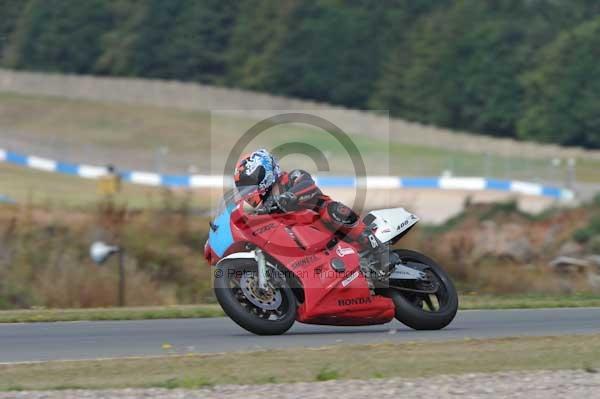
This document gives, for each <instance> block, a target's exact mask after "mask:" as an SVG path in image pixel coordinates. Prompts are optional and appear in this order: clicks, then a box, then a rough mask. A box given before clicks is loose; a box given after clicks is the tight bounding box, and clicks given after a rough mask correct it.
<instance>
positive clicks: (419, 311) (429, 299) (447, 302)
mask: <svg viewBox="0 0 600 399" xmlns="http://www.w3.org/2000/svg"><path fill="white" fill-rule="evenodd" d="M394 252H395V253H396V254H397V255H398V257H399V258H400V260H401V262H402V263H403V264H404V265H406V266H408V267H414V268H417V269H419V270H421V271H423V272H425V273H426V275H427V280H425V281H416V282H412V281H411V282H410V285H407V284H406V283H403V282H402V281H399V282H396V281H390V288H388V289H387V291H386V294H387V295H388V296H389V297H390V298H391V299H392V300H393V301H394V305H395V306H396V319H397V320H398V321H400V322H401V323H403V324H405V325H407V326H408V327H411V328H413V329H415V330H440V329H442V328H444V327H446V326H447V325H448V324H450V322H452V320H453V319H454V317H455V316H456V312H457V311H458V294H457V292H456V288H454V284H453V283H452V280H451V279H450V276H448V274H447V273H446V272H445V271H444V270H443V269H442V268H441V267H440V266H439V265H438V264H437V263H436V262H435V261H433V260H432V259H430V258H428V257H427V256H425V255H423V254H421V253H419V252H415V251H410V250H407V249H400V250H395V251H394Z"/></svg>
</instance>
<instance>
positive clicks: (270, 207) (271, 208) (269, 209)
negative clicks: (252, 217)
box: [254, 201, 281, 215]
mask: <svg viewBox="0 0 600 399" xmlns="http://www.w3.org/2000/svg"><path fill="white" fill-rule="evenodd" d="M273 212H281V208H280V207H279V204H278V203H277V201H271V203H269V204H265V205H263V206H261V207H260V208H256V209H255V211H254V213H256V214H257V215H267V214H269V213H273Z"/></svg>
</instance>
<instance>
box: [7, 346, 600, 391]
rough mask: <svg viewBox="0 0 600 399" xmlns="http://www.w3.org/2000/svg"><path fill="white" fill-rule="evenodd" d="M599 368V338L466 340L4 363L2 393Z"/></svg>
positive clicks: (186, 386)
mask: <svg viewBox="0 0 600 399" xmlns="http://www.w3.org/2000/svg"><path fill="white" fill-rule="evenodd" d="M324 365H325V366H324ZM598 367H600V335H592V336H566V337H536V338H533V337H527V338H503V339H489V340H469V339H466V340H462V341H452V342H423V343H415V342H409V343H403V344H391V343H382V344H374V345H340V346H333V347H326V348H320V349H306V348H299V349H286V350H271V351H260V352H240V353H223V354H211V355H186V356H165V357H158V358H132V359H111V360H92V361H62V362H45V363H33V364H15V365H0V389H2V390H25V389H67V388H90V389H94V388H125V387H162V388H199V387H205V386H210V385H217V384H219V385H220V384H262V383H274V382H300V381H324V380H331V379H365V378H390V377H398V376H401V377H422V376H432V375H438V374H461V373H469V372H498V371H506V370H537V369H578V368H583V369H585V370H588V371H590V372H595V371H596V369H597V368H598Z"/></svg>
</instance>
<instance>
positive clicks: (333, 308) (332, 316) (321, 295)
mask: <svg viewBox="0 0 600 399" xmlns="http://www.w3.org/2000/svg"><path fill="white" fill-rule="evenodd" d="M231 231H232V236H233V239H234V243H235V244H234V245H232V246H231V247H230V248H229V249H228V250H227V251H226V252H225V254H223V256H226V255H227V254H229V253H232V252H237V251H243V250H246V251H247V249H245V248H246V245H247V244H251V245H253V246H255V247H258V248H261V249H262V250H263V251H264V252H265V254H267V256H268V257H270V258H272V259H274V260H276V261H277V262H279V263H280V264H281V265H283V266H284V267H285V268H286V269H287V270H288V271H289V273H290V274H289V276H290V277H291V276H292V275H293V276H295V277H296V278H297V280H298V282H299V284H300V286H301V287H302V288H303V301H302V302H301V303H300V307H299V308H298V318H297V319H298V321H301V322H304V323H311V324H334V325H368V324H383V323H387V322H389V321H390V320H392V318H393V317H394V304H393V302H392V300H391V299H389V298H387V297H383V296H379V295H371V292H370V290H369V287H368V284H367V279H366V278H365V276H364V275H363V274H362V273H361V272H360V266H359V255H358V250H357V248H358V247H355V246H354V244H351V243H348V242H345V241H340V240H338V242H337V243H336V242H335V241H332V240H334V239H335V236H334V233H332V232H331V231H330V229H328V228H327V227H326V226H325V225H324V224H323V223H322V221H321V219H320V215H319V214H318V213H316V212H314V211H312V210H300V211H297V212H293V213H284V214H270V215H250V214H247V213H245V212H244V211H243V210H242V209H241V207H240V206H238V207H237V208H236V209H235V210H234V211H233V212H232V214H231ZM328 244H329V245H328ZM205 257H206V258H207V260H208V261H209V262H210V263H211V264H215V263H216V262H217V261H218V260H217V259H216V255H215V254H214V252H213V251H212V249H211V248H210V246H208V248H206V247H205ZM334 260H336V262H338V263H340V262H341V263H343V265H344V268H345V270H344V271H343V272H338V271H336V270H335V269H334V268H333V267H332V261H334Z"/></svg>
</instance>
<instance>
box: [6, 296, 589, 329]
mask: <svg viewBox="0 0 600 399" xmlns="http://www.w3.org/2000/svg"><path fill="white" fill-rule="evenodd" d="M597 306H598V307H600V296H598V295H595V296H594V295H588V294H579V295H570V296H558V295H557V296H547V295H507V296H494V295H462V296H461V298H460V308H461V309H462V310H475V309H536V308H576V307H597ZM224 315H225V314H224V313H223V311H222V310H221V307H220V306H219V305H216V304H205V305H177V306H154V307H128V308H93V309H25V310H23V309H19V310H2V311H0V323H35V322H54V321H83V320H150V319H190V318H202V317H221V316H224Z"/></svg>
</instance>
